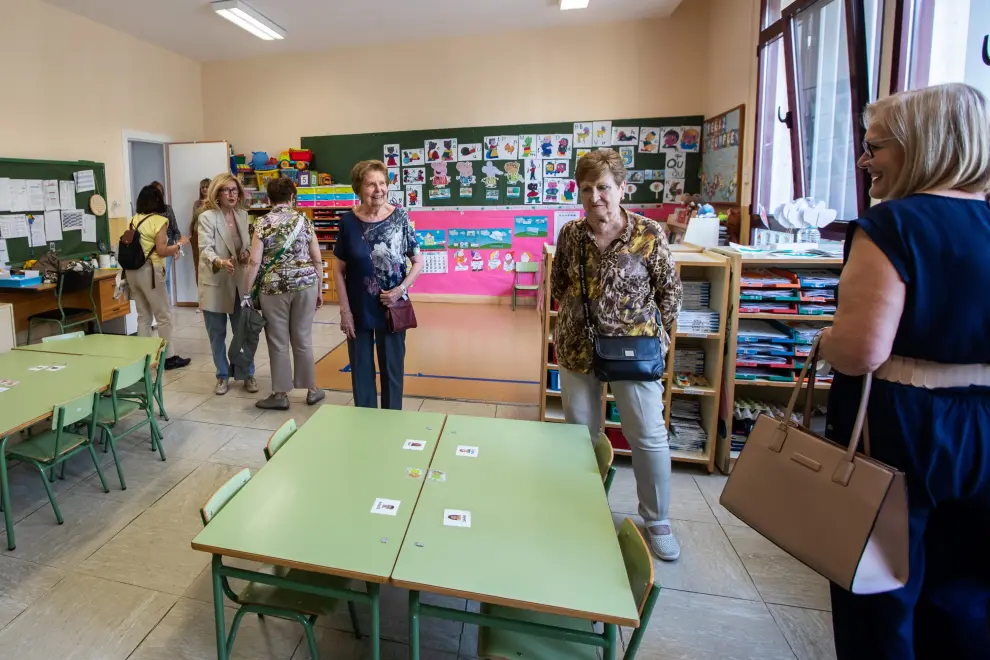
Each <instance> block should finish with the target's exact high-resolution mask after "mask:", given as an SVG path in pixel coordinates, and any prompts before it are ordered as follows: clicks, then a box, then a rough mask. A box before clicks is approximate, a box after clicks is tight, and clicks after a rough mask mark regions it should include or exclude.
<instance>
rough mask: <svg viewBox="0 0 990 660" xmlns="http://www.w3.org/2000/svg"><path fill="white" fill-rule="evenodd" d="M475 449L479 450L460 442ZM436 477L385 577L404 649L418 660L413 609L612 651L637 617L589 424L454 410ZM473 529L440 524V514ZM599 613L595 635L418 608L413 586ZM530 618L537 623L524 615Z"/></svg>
mask: <svg viewBox="0 0 990 660" xmlns="http://www.w3.org/2000/svg"><path fill="white" fill-rule="evenodd" d="M462 445H463V446H466V447H476V448H477V450H478V451H477V456H476V457H474V458H471V457H466V456H459V455H457V448H458V446H462ZM433 470H440V471H442V472H445V473H446V480H445V481H442V482H440V481H434V480H433V479H432V478H431V477H428V478H427V481H426V483H425V485H424V488H423V493H422V495H420V498H419V503H418V504H417V505H416V511H415V513H414V514H413V518H412V522H411V523H410V525H409V531H408V532H407V533H406V540H405V541H404V542H403V546H402V551H401V552H400V553H399V560H398V562H397V563H396V565H395V570H394V571H393V572H392V582H393V583H394V584H395V585H396V586H398V587H405V588H407V589H409V590H410V591H411V593H410V623H409V625H410V642H409V645H410V649H411V652H412V654H413V658H418V657H419V643H418V640H419V616H420V615H421V614H422V615H427V616H434V617H439V618H444V619H451V620H455V621H462V622H465V623H473V624H478V625H482V626H495V627H503V628H510V629H512V628H514V629H516V630H520V631H522V632H530V633H534V634H538V635H539V634H542V635H546V636H550V637H557V638H562V639H566V640H568V641H575V640H576V643H578V644H591V645H593V646H599V647H603V648H604V649H605V653H606V655H605V657H606V658H609V659H614V658H615V653H616V649H617V643H616V625H625V626H633V627H635V626H638V625H639V613H638V609H637V606H636V603H635V602H634V600H633V595H632V591H631V589H630V587H629V580H628V577H627V574H626V569H625V564H624V562H623V559H622V554H621V551H620V549H619V543H618V540H617V538H616V531H615V527H614V525H613V522H612V515H611V512H610V510H609V506H608V500H607V498H606V496H605V489H604V486H603V484H602V478H601V475H600V473H599V471H598V467H597V463H596V461H595V455H594V450H593V449H592V446H591V443H590V442H589V441H588V430H587V429H586V428H584V427H583V426H575V425H569V424H544V423H539V422H523V421H516V420H509V419H487V418H480V417H461V416H455V415H449V416H448V417H447V421H446V424H445V425H444V430H443V435H442V436H441V437H440V442H439V446H438V448H437V451H436V453H435V455H434V457H433V463H432V465H431V473H432V471H433ZM448 509H452V510H463V511H469V512H470V514H471V526H470V527H469V528H466V527H451V526H445V525H444V520H445V517H446V513H445V511H446V510H448ZM420 591H428V592H433V593H438V594H445V595H450V596H455V597H459V598H468V599H471V600H476V601H480V602H482V603H491V604H493V605H508V606H511V607H516V608H521V609H524V610H530V611H537V612H543V613H548V614H558V615H564V616H569V617H575V618H579V619H585V620H588V621H601V622H603V623H604V624H605V633H604V634H603V635H597V634H595V633H593V632H590V630H591V628H590V626H589V631H588V632H579V631H574V630H571V629H564V628H559V627H556V628H553V629H552V630H549V631H548V630H547V629H546V627H545V626H536V628H526V627H525V625H524V626H520V625H517V624H516V623H515V622H513V621H507V620H504V619H497V618H493V617H489V616H486V615H485V614H477V613H473V612H465V611H461V610H452V609H448V608H444V607H439V606H433V605H425V604H421V603H420V602H419V592H420ZM531 625H532V624H531Z"/></svg>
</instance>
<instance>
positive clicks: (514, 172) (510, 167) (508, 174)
mask: <svg viewBox="0 0 990 660" xmlns="http://www.w3.org/2000/svg"><path fill="white" fill-rule="evenodd" d="M520 181H522V174H520V173H519V163H518V161H514V160H511V161H509V162H508V163H506V164H505V183H506V184H508V185H512V184H515V183H519V182H520Z"/></svg>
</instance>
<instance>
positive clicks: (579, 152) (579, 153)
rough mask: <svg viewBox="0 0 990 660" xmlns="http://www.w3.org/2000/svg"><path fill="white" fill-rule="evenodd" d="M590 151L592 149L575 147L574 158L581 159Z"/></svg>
mask: <svg viewBox="0 0 990 660" xmlns="http://www.w3.org/2000/svg"><path fill="white" fill-rule="evenodd" d="M590 153H591V149H575V150H574V160H575V161H579V160H581V159H582V158H584V157H585V156H587V155H588V154H590Z"/></svg>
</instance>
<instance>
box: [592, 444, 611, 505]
mask: <svg viewBox="0 0 990 660" xmlns="http://www.w3.org/2000/svg"><path fill="white" fill-rule="evenodd" d="M595 459H596V460H597V461H598V471H599V472H601V474H602V481H603V482H604V483H605V494H606V495H608V491H609V489H610V488H611V487H612V479H614V478H615V466H614V465H612V463H613V462H614V461H615V450H614V449H613V448H612V443H611V442H609V440H608V436H607V435H605V434H604V433H602V434H601V435H600V436H598V442H597V443H596V444H595Z"/></svg>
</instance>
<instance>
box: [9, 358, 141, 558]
mask: <svg viewBox="0 0 990 660" xmlns="http://www.w3.org/2000/svg"><path fill="white" fill-rule="evenodd" d="M131 362H133V360H130V359H125V358H119V357H95V356H91V355H67V354H59V353H38V352H35V351H10V352H9V353H3V354H0V380H14V381H18V384H17V385H14V386H13V387H9V389H7V390H6V391H3V392H0V479H3V480H4V481H3V486H2V491H0V497H2V501H3V505H4V507H3V513H4V524H5V525H6V528H7V545H8V547H11V549H12V546H13V544H14V521H13V514H12V512H11V510H10V493H9V487H8V484H7V481H6V478H5V477H4V475H6V474H7V457H6V451H7V442H8V441H9V440H10V437H11V436H12V435H13V434H15V433H17V432H18V431H20V430H22V429H26V428H28V427H29V426H31V425H33V424H37V423H38V422H41V421H44V420H46V419H48V418H49V417H51V414H52V408H54V407H55V405H56V404H59V403H63V402H65V401H71V400H72V399H75V398H78V397H80V396H82V395H84V394H86V393H87V392H93V391H95V390H100V391H103V390H105V389H106V388H107V387H109V386H110V379H111V377H112V374H113V370H114V369H116V368H117V367H122V366H124V365H127V364H129V363H131ZM39 365H46V366H47V365H65V368H64V369H62V370H61V371H31V370H30V368H31V367H35V366H39ZM0 387H4V386H3V385H0Z"/></svg>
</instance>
